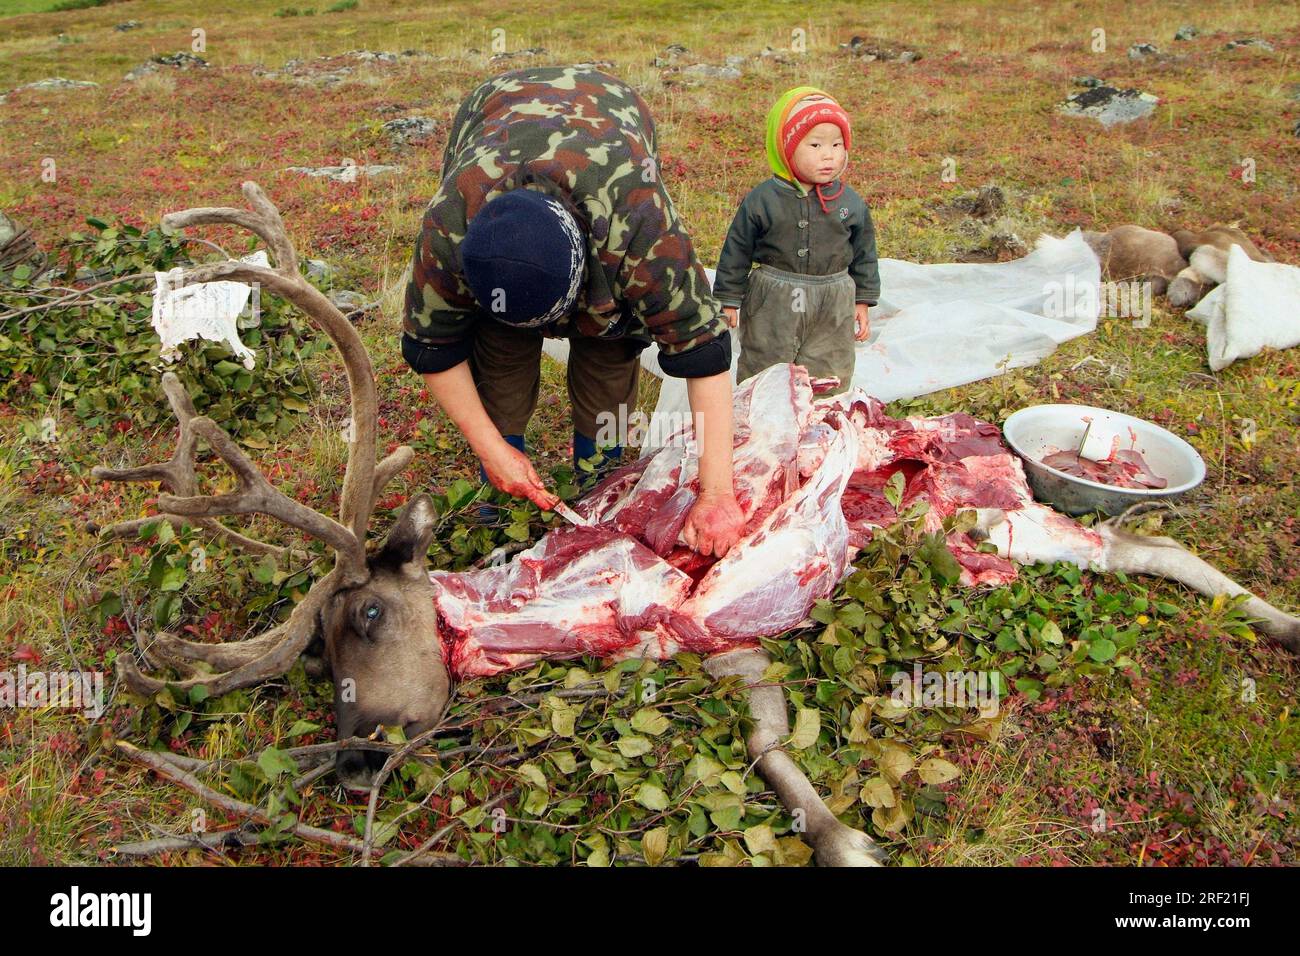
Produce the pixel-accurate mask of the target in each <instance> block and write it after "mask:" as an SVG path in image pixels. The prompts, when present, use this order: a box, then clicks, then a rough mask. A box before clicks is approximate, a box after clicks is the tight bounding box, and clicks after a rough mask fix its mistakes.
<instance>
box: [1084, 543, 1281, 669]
mask: <svg viewBox="0 0 1300 956" xmlns="http://www.w3.org/2000/svg"><path fill="white" fill-rule="evenodd" d="M1099 531H1100V532H1101V537H1102V541H1103V542H1104V543H1105V551H1104V552H1103V554H1102V558H1101V565H1102V567H1100V568H1099V570H1102V571H1123V572H1124V573H1125V574H1150V575H1154V576H1155V577H1160V578H1169V579H1170V580H1172V581H1179V582H1181V583H1183V584H1185V585H1187V586H1188V587H1189V588H1191V589H1192V590H1194V591H1199V592H1200V593H1201V594H1204V595H1205V596H1206V597H1210V598H1213V597H1216V596H1217V595H1220V594H1227V595H1230V596H1232V597H1236V596H1237V595H1239V594H1248V595H1250V597H1249V599H1248V600H1247V601H1246V603H1245V608H1246V610H1247V611H1248V612H1249V613H1250V614H1251V615H1252V616H1254V617H1256V618H1258V619H1259V621H1260V630H1262V631H1263V632H1264V633H1265V634H1267V635H1269V636H1270V637H1272V638H1273V639H1274V640H1276V641H1277V642H1278V643H1280V644H1281V645H1282V646H1283V647H1285V648H1286V649H1287V650H1289V651H1290V652H1291V653H1292V654H1300V618H1297V617H1295V616H1293V615H1290V614H1287V613H1286V612H1285V611H1279V610H1278V609H1277V608H1275V607H1273V605H1271V604H1269V603H1268V602H1267V601H1265V600H1264V599H1263V598H1260V597H1256V596H1255V595H1254V594H1251V592H1250V591H1247V590H1246V589H1245V588H1243V587H1242V586H1241V585H1240V584H1238V583H1237V582H1236V581H1234V580H1232V578H1230V577H1228V576H1227V575H1226V574H1224V573H1223V572H1222V571H1220V570H1219V569H1218V568H1216V567H1214V566H1213V565H1211V564H1210V563H1209V562H1207V561H1205V560H1204V559H1202V558H1199V557H1197V556H1196V555H1194V554H1192V552H1190V551H1188V550H1187V549H1186V548H1184V547H1183V546H1182V545H1181V544H1179V543H1178V542H1177V541H1175V540H1174V539H1173V538H1165V537H1147V536H1145V535H1136V534H1131V533H1129V532H1127V531H1123V530H1121V529H1119V528H1115V527H1110V526H1106V525H1103V526H1102V527H1101V528H1100V529H1099Z"/></svg>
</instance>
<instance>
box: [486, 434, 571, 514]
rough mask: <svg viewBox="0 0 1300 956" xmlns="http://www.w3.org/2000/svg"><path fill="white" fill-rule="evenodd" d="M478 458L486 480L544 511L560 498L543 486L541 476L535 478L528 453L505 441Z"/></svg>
mask: <svg viewBox="0 0 1300 956" xmlns="http://www.w3.org/2000/svg"><path fill="white" fill-rule="evenodd" d="M481 461H482V462H483V470H484V471H485V472H487V476H488V481H490V482H492V484H493V486H494V487H496V488H499V489H501V490H502V491H504V492H505V493H506V494H508V495H514V496H515V497H516V498H527V499H528V500H529V501H531V502H532V503H533V504H535V505H537V507H539V508H541V509H542V510H543V511H549V510H551V509H552V508H554V507H555V506H556V505H557V504H558V503H559V501H560V499H559V498H558V497H557V496H556V495H553V494H551V493H550V492H549V491H547V490H546V488H545V487H544V486H543V485H542V479H540V478H538V477H537V472H536V471H535V470H534V469H533V463H532V462H530V461H529V460H528V456H527V455H525V454H524V453H523V452H521V451H519V450H518V449H517V448H513V447H511V446H510V445H508V444H507V443H506V442H504V441H502V442H501V443H500V444H499V445H494V446H493V450H492V452H491V453H490V454H488V455H486V456H484V457H483V458H482V459H481Z"/></svg>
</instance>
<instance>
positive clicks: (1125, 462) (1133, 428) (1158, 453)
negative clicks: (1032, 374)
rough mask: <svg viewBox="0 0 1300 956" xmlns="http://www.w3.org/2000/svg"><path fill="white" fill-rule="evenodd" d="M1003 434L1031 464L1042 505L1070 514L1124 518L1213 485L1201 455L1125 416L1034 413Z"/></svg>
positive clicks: (1065, 410)
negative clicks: (1137, 508) (1138, 508)
mask: <svg viewBox="0 0 1300 956" xmlns="http://www.w3.org/2000/svg"><path fill="white" fill-rule="evenodd" d="M1002 431H1003V434H1004V435H1005V436H1006V439H1007V444H1008V445H1010V446H1011V447H1012V449H1014V450H1015V452H1016V453H1017V454H1018V455H1020V457H1021V458H1022V459H1024V463H1025V474H1026V476H1027V477H1028V478H1029V484H1030V487H1032V488H1033V490H1034V497H1035V498H1037V499H1038V500H1039V501H1042V502H1045V503H1047V504H1050V505H1051V506H1052V507H1054V508H1056V509H1057V510H1059V511H1064V512H1066V513H1067V514H1075V515H1078V514H1086V513H1087V512H1090V511H1102V512H1105V513H1107V514H1118V513H1120V512H1122V511H1123V510H1124V509H1125V508H1127V507H1129V506H1130V505H1132V504H1135V503H1137V502H1139V501H1149V500H1152V499H1172V498H1177V497H1179V496H1181V495H1183V494H1185V493H1186V492H1188V491H1190V490H1191V489H1193V488H1195V487H1196V486H1197V485H1199V484H1200V483H1201V482H1202V481H1204V480H1205V462H1204V461H1202V460H1201V456H1200V455H1199V454H1198V453H1197V451H1196V449H1195V448H1193V447H1192V446H1191V445H1189V444H1188V443H1187V442H1185V441H1183V439H1181V438H1179V437H1178V436H1177V435H1175V434H1173V433H1172V432H1169V431H1167V430H1166V429H1164V428H1161V427H1160V426H1158V425H1154V424H1152V423H1151V422H1148V421H1145V420H1143V419H1141V418H1135V417H1134V416H1132V415H1125V414H1123V413H1122V412H1114V411H1110V410H1109V409H1105V408H1094V407H1092V406H1089V405H1034V406H1031V407H1029V408H1022V409H1021V410H1020V411H1018V412H1016V413H1015V414H1013V415H1011V416H1010V417H1009V418H1008V419H1007V420H1006V422H1005V423H1004V424H1003V426H1002ZM1085 433H1087V437H1085ZM1089 439H1091V440H1089ZM1081 445H1083V446H1085V451H1084V455H1083V456H1082V457H1081V456H1080V455H1079V454H1078V452H1079V449H1080V447H1081ZM1090 447H1091V448H1097V447H1100V448H1101V451H1095V450H1094V451H1089V448H1090Z"/></svg>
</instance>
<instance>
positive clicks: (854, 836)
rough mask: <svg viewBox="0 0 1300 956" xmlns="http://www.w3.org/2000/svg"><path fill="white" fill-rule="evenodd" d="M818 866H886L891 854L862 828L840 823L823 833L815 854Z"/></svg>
mask: <svg viewBox="0 0 1300 956" xmlns="http://www.w3.org/2000/svg"><path fill="white" fill-rule="evenodd" d="M813 856H814V858H815V859H816V861H817V865H818V866H884V865H885V864H886V863H888V862H889V854H887V853H886V852H885V851H884V850H882V849H881V848H880V847H879V846H878V845H877V844H876V842H875V841H874V840H872V839H871V837H869V836H867V835H866V834H865V833H863V832H862V831H861V830H855V829H853V828H852V827H850V826H845V825H844V824H840V825H839V826H838V827H836V828H835V829H834V830H831V831H830V832H829V833H824V834H822V836H821V838H820V839H819V840H818V841H817V848H816V850H815V852H814V854H813Z"/></svg>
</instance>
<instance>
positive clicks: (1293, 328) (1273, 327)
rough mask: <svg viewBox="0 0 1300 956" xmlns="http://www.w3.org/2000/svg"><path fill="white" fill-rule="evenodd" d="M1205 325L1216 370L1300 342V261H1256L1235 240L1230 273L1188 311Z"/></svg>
mask: <svg viewBox="0 0 1300 956" xmlns="http://www.w3.org/2000/svg"><path fill="white" fill-rule="evenodd" d="M1187 317H1188V318H1189V319H1195V320H1196V321H1198V322H1201V323H1202V324H1204V325H1205V346H1206V352H1207V353H1208V358H1209V362H1210V368H1212V369H1213V370H1214V371H1216V372H1217V371H1219V370H1220V369H1224V368H1227V367H1228V366H1229V365H1231V364H1232V363H1233V362H1235V361H1236V360H1237V359H1239V358H1250V357H1251V356H1252V355H1258V354H1259V353H1260V352H1262V351H1263V350H1264V349H1265V348H1274V349H1285V348H1291V347H1292V346H1295V345H1300V267H1296V266H1289V265H1285V264H1284V263H1281V262H1256V261H1255V260H1253V259H1251V258H1250V256H1248V255H1246V253H1245V252H1243V251H1242V249H1241V246H1237V245H1234V246H1232V247H1231V248H1229V250H1228V273H1227V276H1226V278H1225V279H1224V281H1223V283H1222V284H1221V285H1217V286H1215V287H1214V288H1213V289H1211V290H1210V291H1209V292H1208V293H1207V294H1206V295H1205V297H1204V298H1203V299H1201V301H1200V302H1198V303H1196V305H1195V307H1194V308H1192V309H1189V310H1188V312H1187Z"/></svg>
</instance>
